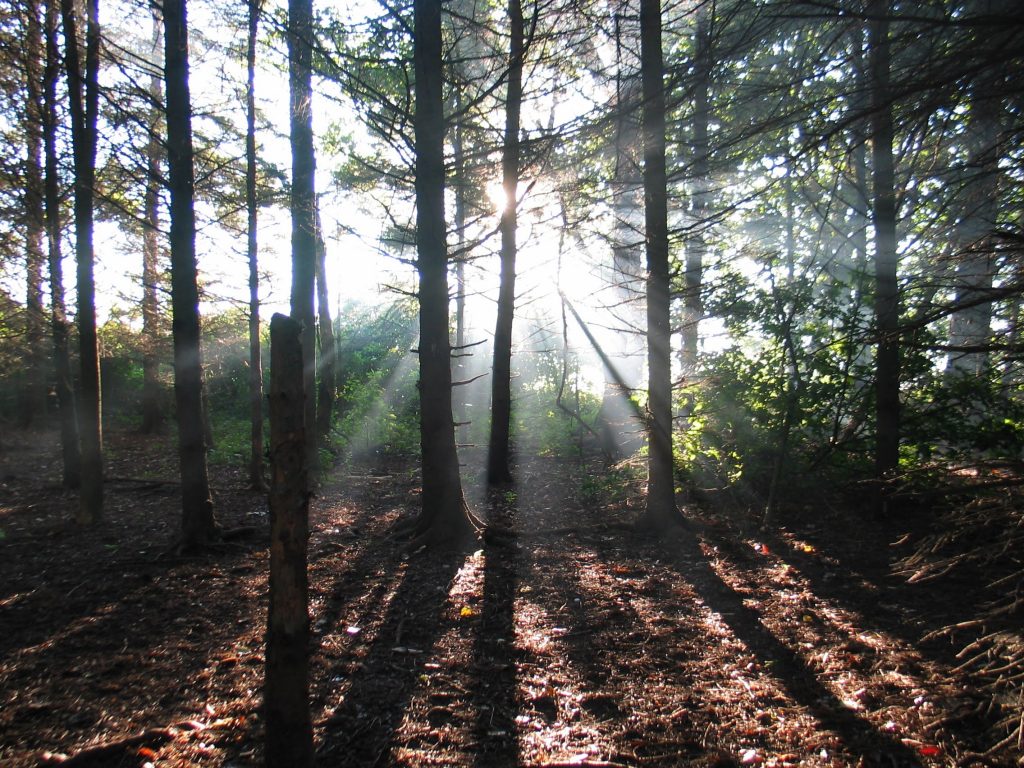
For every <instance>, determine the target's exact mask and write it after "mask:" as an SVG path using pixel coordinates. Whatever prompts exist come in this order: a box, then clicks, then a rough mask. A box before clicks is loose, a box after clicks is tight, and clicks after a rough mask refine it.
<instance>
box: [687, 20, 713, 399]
mask: <svg viewBox="0 0 1024 768" xmlns="http://www.w3.org/2000/svg"><path fill="white" fill-rule="evenodd" d="M709 10H710V9H709V8H708V6H707V5H706V4H703V3H702V4H701V5H700V6H699V7H698V8H697V10H696V14H697V22H696V23H697V29H696V50H695V51H694V62H693V66H694V73H693V76H694V92H693V118H692V126H693V138H692V139H691V142H690V151H691V153H692V155H693V160H692V163H693V170H692V176H693V182H692V189H693V197H692V199H691V202H690V212H691V214H692V221H691V222H690V226H691V227H692V229H691V231H690V233H689V235H688V236H687V238H686V265H685V270H684V272H683V327H682V334H681V337H682V338H681V341H682V352H681V355H680V360H681V362H682V368H683V371H682V372H683V377H684V379H686V380H687V383H688V384H689V383H691V382H689V379H691V378H692V377H693V375H694V374H695V373H696V370H697V348H698V344H699V341H700V333H699V331H700V328H699V326H700V318H701V315H702V314H703V313H704V308H703V304H702V302H701V297H700V288H701V280H702V275H703V272H704V256H705V254H706V253H707V242H706V239H705V236H704V231H705V229H706V227H707V218H708V198H709V197H710V184H711V180H710V170H709V163H708V159H709V158H708V123H709V122H710V119H711V107H710V97H709V91H710V86H711V50H710V49H711V22H710V20H709V18H708V13H709ZM689 400H690V401H692V398H690V399H689ZM691 410H692V405H688V406H687V411H688V413H687V414H686V416H689V411H691Z"/></svg>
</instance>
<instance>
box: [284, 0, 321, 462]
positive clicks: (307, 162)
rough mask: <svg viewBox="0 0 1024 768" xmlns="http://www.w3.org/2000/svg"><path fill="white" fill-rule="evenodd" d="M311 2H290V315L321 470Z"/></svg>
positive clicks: (309, 437) (309, 438)
mask: <svg viewBox="0 0 1024 768" xmlns="http://www.w3.org/2000/svg"><path fill="white" fill-rule="evenodd" d="M312 35H313V3H312V0H289V2H288V88H289V94H290V103H291V146H292V189H291V212H292V292H291V314H292V317H293V318H295V319H296V320H298V321H299V322H300V323H302V360H303V371H304V375H303V381H304V382H305V393H306V394H305V398H306V399H305V409H306V410H305V413H306V448H307V452H308V454H309V462H310V465H311V466H315V465H316V325H315V324H314V323H315V318H314V315H313V290H314V283H315V264H316V186H315V185H316V155H315V150H314V148H313V106H312V104H313V85H312V55H313V53H312Z"/></svg>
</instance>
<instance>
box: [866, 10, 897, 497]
mask: <svg viewBox="0 0 1024 768" xmlns="http://www.w3.org/2000/svg"><path fill="white" fill-rule="evenodd" d="M888 15H889V3H888V0H871V3H870V6H869V9H868V16H869V18H871V19H872V21H871V22H870V25H869V27H868V41H869V48H870V51H869V61H868V68H869V71H870V76H871V114H872V118H871V144H872V162H873V178H874V206H873V211H872V214H873V223H874V230H875V332H876V333H877V335H878V349H877V352H876V357H875V440H876V445H875V472H876V473H877V475H878V476H879V477H884V476H885V475H889V474H892V473H893V472H895V471H896V469H897V467H898V465H899V439H900V346H899V345H900V331H899V319H900V316H899V313H900V309H899V285H898V283H897V266H898V264H897V256H896V193H895V169H894V163H893V154H892V151H893V150H892V147H893V115H892V112H893V110H892V94H891V92H890V87H889V67H890V43H889V20H888Z"/></svg>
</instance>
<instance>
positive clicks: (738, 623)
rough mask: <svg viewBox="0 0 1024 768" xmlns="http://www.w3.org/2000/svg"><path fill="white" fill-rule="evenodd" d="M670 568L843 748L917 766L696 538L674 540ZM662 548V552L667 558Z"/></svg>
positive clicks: (870, 759)
mask: <svg viewBox="0 0 1024 768" xmlns="http://www.w3.org/2000/svg"><path fill="white" fill-rule="evenodd" d="M671 545H672V553H673V555H672V557H671V558H670V559H669V560H668V563H667V564H668V565H669V566H670V567H671V568H672V569H673V570H674V571H675V572H676V573H677V574H678V575H679V576H680V577H681V578H683V579H685V580H686V581H687V582H689V583H690V584H691V585H692V587H693V589H694V590H695V591H696V593H697V595H698V596H699V597H700V599H701V600H702V601H703V602H704V603H705V605H706V606H707V607H708V608H709V609H710V610H712V611H714V612H715V613H717V614H718V615H719V616H721V617H722V621H723V622H724V623H725V625H727V626H728V628H729V629H730V630H731V631H732V633H733V634H734V635H735V636H736V637H737V638H738V639H739V640H741V641H742V642H743V643H744V644H745V645H746V646H747V648H749V649H750V651H751V652H752V653H755V654H756V655H758V656H759V657H760V658H761V659H763V660H764V661H765V662H770V663H771V670H772V674H773V676H774V677H775V679H776V680H777V681H778V682H779V683H780V684H781V686H782V687H783V688H784V689H785V691H786V692H787V693H788V694H789V696H790V697H792V699H793V700H794V701H795V702H796V703H798V704H799V705H801V706H803V707H804V708H806V709H807V710H808V711H809V712H810V713H811V714H812V715H814V717H815V718H816V719H817V720H818V721H819V722H820V723H821V725H822V726H823V727H825V728H828V729H830V730H832V731H833V732H834V733H835V734H836V735H837V736H838V737H839V738H840V739H841V741H842V743H843V745H844V747H845V748H846V749H848V750H849V751H850V752H852V753H853V754H855V755H857V756H858V757H859V758H860V759H861V760H862V761H864V762H866V763H867V764H869V765H887V764H891V765H899V766H919V765H921V764H922V763H921V761H920V759H919V758H918V756H917V755H916V754H915V753H914V752H913V751H912V750H911V749H910V748H909V747H908V746H907V745H905V744H903V743H902V741H900V740H898V739H896V738H893V737H892V736H890V735H889V734H886V733H884V732H882V731H880V730H878V729H877V728H876V727H875V726H874V725H872V724H871V723H870V722H869V721H867V720H865V719H864V718H862V717H860V716H859V715H857V714H856V712H854V711H853V710H851V709H850V708H848V707H847V706H845V705H844V704H843V702H842V701H841V700H840V699H839V698H838V697H837V696H836V695H835V693H833V692H832V691H831V690H830V689H829V688H828V687H827V686H825V685H823V684H822V682H821V681H820V680H818V678H817V676H816V675H815V673H814V671H813V670H812V669H810V668H809V667H808V665H807V663H806V662H805V661H804V660H803V659H802V658H801V657H800V655H799V654H798V653H797V652H795V651H794V650H793V649H792V648H790V647H789V646H787V645H786V644H785V643H783V642H782V641H780V640H779V639H778V638H777V637H776V636H775V635H774V634H772V632H770V631H769V630H768V629H767V628H766V627H765V626H764V625H763V624H762V621H761V614H760V613H758V611H756V610H754V609H753V608H750V607H748V606H747V604H746V603H745V602H744V597H743V596H742V595H740V594H739V593H737V592H736V591H735V590H734V589H733V588H732V587H730V586H729V585H728V584H727V583H726V582H725V581H724V580H723V579H722V578H721V576H719V574H718V573H717V572H716V571H715V569H714V568H713V567H712V566H711V564H710V562H709V561H708V559H707V557H706V556H705V554H704V552H703V551H702V550H701V548H700V544H699V541H698V539H697V538H696V537H694V536H691V535H686V534H679V535H676V536H673V537H672V538H671ZM664 549H665V547H664V542H662V544H661V546H659V547H658V550H659V554H661V555H663V554H664Z"/></svg>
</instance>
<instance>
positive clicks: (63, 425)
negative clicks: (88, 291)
mask: <svg viewBox="0 0 1024 768" xmlns="http://www.w3.org/2000/svg"><path fill="white" fill-rule="evenodd" d="M58 15H59V11H58V8H57V0H46V69H45V71H44V72H43V100H44V103H45V109H44V114H43V144H44V147H45V154H46V181H45V184H46V239H47V246H48V247H47V259H48V261H49V268H50V325H51V328H52V334H53V361H54V366H53V367H54V373H55V378H56V385H57V386H56V389H57V407H58V409H59V410H60V446H61V459H62V464H63V475H62V480H63V485H64V487H65V488H68V489H77V488H78V487H79V483H80V482H81V474H80V470H79V464H80V460H79V453H78V416H77V414H76V412H75V410H76V409H75V393H74V389H73V387H72V386H71V354H70V352H69V350H68V320H67V309H66V306H65V303H64V264H63V258H64V257H63V254H62V253H61V215H60V213H61V211H60V209H61V201H60V197H61V195H60V171H59V170H58V167H57V81H58V79H59V77H60V61H61V56H60V49H59V48H58V46H57V26H58V24H57V22H58V18H57V17H58Z"/></svg>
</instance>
